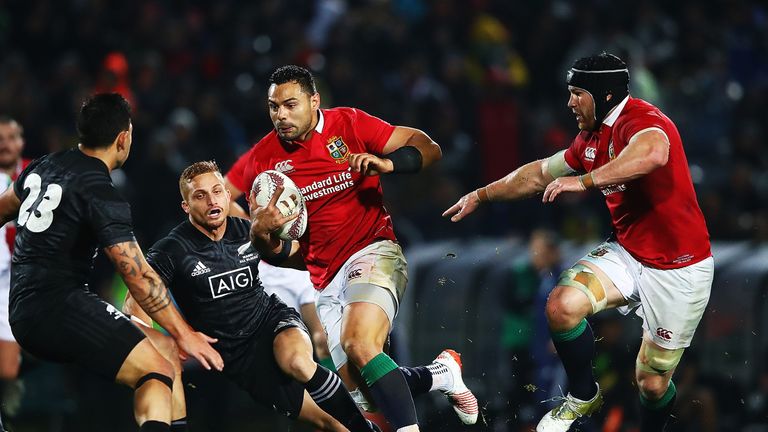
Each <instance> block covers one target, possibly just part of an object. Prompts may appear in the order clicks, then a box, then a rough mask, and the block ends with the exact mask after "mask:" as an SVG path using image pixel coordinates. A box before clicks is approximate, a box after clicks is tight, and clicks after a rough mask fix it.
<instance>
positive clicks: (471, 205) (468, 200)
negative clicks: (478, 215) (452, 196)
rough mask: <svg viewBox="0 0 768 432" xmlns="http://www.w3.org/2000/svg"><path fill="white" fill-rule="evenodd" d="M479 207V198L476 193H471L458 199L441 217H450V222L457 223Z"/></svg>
mask: <svg viewBox="0 0 768 432" xmlns="http://www.w3.org/2000/svg"><path fill="white" fill-rule="evenodd" d="M479 205H480V197H479V196H477V191H476V190H475V191H472V192H470V193H468V194H466V195H464V196H463V197H461V198H460V199H459V201H457V202H456V204H454V205H452V206H451V207H450V208H449V209H448V210H446V211H444V212H443V217H449V216H450V217H451V222H458V221H460V220H462V219H464V217H465V216H466V215H468V214H470V213H472V212H473V211H475V209H477V207H478V206H479Z"/></svg>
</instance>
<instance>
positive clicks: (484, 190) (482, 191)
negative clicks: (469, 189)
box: [475, 186, 491, 202]
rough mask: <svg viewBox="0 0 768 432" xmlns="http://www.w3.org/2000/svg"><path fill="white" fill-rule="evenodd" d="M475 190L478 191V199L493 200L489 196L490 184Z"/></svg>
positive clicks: (483, 200)
mask: <svg viewBox="0 0 768 432" xmlns="http://www.w3.org/2000/svg"><path fill="white" fill-rule="evenodd" d="M475 192H477V199H478V200H480V202H485V201H490V200H491V198H490V197H489V196H488V186H483V187H481V188H478V189H477V190H476V191H475Z"/></svg>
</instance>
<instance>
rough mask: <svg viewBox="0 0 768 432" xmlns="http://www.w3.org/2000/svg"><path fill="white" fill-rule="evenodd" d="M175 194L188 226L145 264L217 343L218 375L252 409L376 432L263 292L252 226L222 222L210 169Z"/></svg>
mask: <svg viewBox="0 0 768 432" xmlns="http://www.w3.org/2000/svg"><path fill="white" fill-rule="evenodd" d="M179 189H180V192H181V197H182V202H181V207H182V208H183V209H184V212H185V213H187V214H188V215H189V217H188V219H187V220H185V221H184V222H182V223H181V224H179V225H178V226H177V227H176V228H174V229H173V230H172V231H171V232H170V233H169V234H168V235H167V236H166V237H165V238H163V239H161V240H160V241H158V242H157V243H155V244H154V245H153V246H152V247H151V248H150V249H149V251H148V253H147V261H148V262H149V264H150V265H151V266H152V267H154V268H155V270H157V273H158V274H159V275H160V277H161V278H162V279H163V281H164V282H165V283H166V285H167V286H168V287H169V289H170V290H171V293H172V294H173V297H174V299H175V300H176V303H177V304H178V306H179V308H180V309H181V311H182V312H183V313H184V316H185V317H186V319H187V320H189V322H190V323H191V324H192V325H193V326H194V327H195V328H196V329H198V330H200V331H202V332H204V333H206V334H210V335H211V336H214V337H216V338H217V339H218V343H217V344H216V348H217V349H218V350H219V352H220V353H221V355H222V357H223V358H224V361H225V362H226V363H227V368H226V369H225V370H224V373H225V374H226V375H227V376H228V377H229V378H230V379H231V380H232V381H234V382H235V383H236V384H238V385H239V386H240V387H241V388H243V389H244V390H246V391H247V392H248V393H249V394H250V395H251V396H252V397H253V399H255V400H256V401H257V402H259V403H262V404H264V405H266V406H268V407H270V406H271V407H273V409H274V410H275V411H277V412H279V413H281V414H284V415H287V416H289V417H291V418H298V419H301V420H303V421H306V422H309V423H311V424H313V425H314V426H316V427H318V428H320V429H322V430H327V431H346V430H347V428H348V429H349V430H351V431H352V432H358V431H372V430H373V431H376V430H378V428H377V427H376V426H374V425H372V424H371V423H369V422H368V421H367V420H366V419H365V418H364V417H363V415H362V413H361V412H360V410H359V408H358V407H357V405H356V404H355V403H354V401H353V400H352V397H351V396H350V394H349V393H348V392H347V389H346V388H345V387H344V385H343V384H342V382H341V379H339V377H338V376H336V375H335V374H334V373H332V372H330V371H329V370H328V369H326V368H325V367H323V366H321V365H318V364H316V363H315V362H314V360H313V359H312V343H311V342H310V339H309V334H308V332H307V329H306V327H305V326H304V323H303V322H302V321H301V317H300V315H299V314H298V312H296V310H294V309H293V308H290V307H288V306H286V305H285V304H284V303H283V302H282V301H280V299H279V298H278V297H277V296H275V295H272V296H269V295H268V294H266V293H265V292H264V288H263V287H262V285H261V282H260V280H259V278H258V264H259V260H260V257H259V255H258V254H257V253H256V251H255V250H254V249H253V246H252V245H251V242H250V240H249V231H250V227H251V223H250V221H248V220H247V219H241V218H238V217H232V216H229V208H230V194H229V191H228V190H227V189H226V188H225V186H224V178H223V177H222V175H221V172H220V171H219V169H218V167H217V166H216V163H215V162H197V163H195V164H192V165H190V166H189V167H187V168H186V169H185V170H184V172H183V173H182V174H181V178H180V179H179ZM278 196H279V194H275V198H274V199H275V200H276V199H277V197H278ZM282 265H285V263H282ZM295 265H296V266H297V267H301V266H303V262H301V261H298V262H297V263H295ZM127 305H128V308H125V307H124V309H123V310H124V311H125V312H126V313H129V314H131V315H135V316H137V317H138V318H140V319H142V320H146V319H147V317H146V316H145V315H144V314H142V313H141V311H139V310H135V308H134V307H132V303H131V301H130V299H129V301H128V302H127Z"/></svg>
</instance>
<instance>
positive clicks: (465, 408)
mask: <svg viewBox="0 0 768 432" xmlns="http://www.w3.org/2000/svg"><path fill="white" fill-rule="evenodd" d="M434 363H439V364H442V365H444V366H446V367H447V368H448V371H449V372H450V374H451V378H452V379H453V384H452V385H450V386H449V387H450V388H449V389H447V390H440V391H441V392H442V393H443V394H444V395H445V396H446V397H447V398H448V402H450V403H451V405H452V406H453V410H454V411H456V414H457V415H458V416H459V419H460V420H461V422H462V423H464V424H466V425H471V424H475V423H477V414H478V412H479V410H478V407H477V398H476V397H475V395H473V394H472V392H471V391H470V390H469V389H468V388H467V386H466V385H465V384H464V380H463V379H462V378H461V354H459V353H457V352H456V351H454V350H452V349H446V350H443V352H441V353H440V354H438V356H437V358H435V361H434Z"/></svg>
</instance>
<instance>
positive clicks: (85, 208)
mask: <svg viewBox="0 0 768 432" xmlns="http://www.w3.org/2000/svg"><path fill="white" fill-rule="evenodd" d="M77 130H78V134H79V138H80V144H79V145H78V148H74V149H70V150H65V151H61V152H58V153H53V154H50V155H48V156H44V157H42V158H40V159H38V160H36V161H34V162H33V163H31V164H30V165H29V166H28V167H27V168H26V169H25V170H24V171H23V172H22V173H21V175H20V176H19V178H18V180H17V181H16V183H15V184H14V187H13V188H11V189H9V190H8V191H6V192H5V193H3V194H2V196H0V223H6V222H8V221H10V220H11V219H13V218H16V217H17V216H18V220H17V224H16V225H17V227H18V231H17V235H16V244H15V250H14V253H13V261H12V263H13V264H12V268H11V281H12V282H11V294H10V322H11V329H12V331H13V334H14V336H15V337H16V339H17V341H18V342H19V344H20V345H21V346H22V347H23V348H24V349H25V350H27V351H29V352H30V353H32V354H33V355H35V356H37V357H40V358H42V359H45V360H50V361H56V362H65V363H69V362H71V363H76V364H78V365H80V366H83V367H85V368H87V369H89V370H92V371H93V372H95V373H97V374H99V375H102V376H104V377H106V378H108V379H112V380H116V381H117V382H119V383H122V384H125V385H128V386H130V387H132V388H134V389H135V395H134V414H135V417H136V421H137V423H138V424H139V425H140V427H141V430H142V431H168V430H171V429H170V423H171V421H172V420H173V418H172V391H171V388H172V386H173V377H174V372H173V368H172V366H171V364H170V362H169V361H168V360H166V359H165V358H164V357H163V356H162V355H161V354H160V353H159V352H158V349H157V348H155V346H154V345H153V343H152V341H151V340H150V339H148V338H147V337H146V336H145V333H144V332H142V331H140V330H138V329H137V326H134V325H133V324H132V323H131V322H130V321H129V320H128V319H127V318H126V317H125V316H124V315H123V314H122V313H121V312H120V311H118V310H116V309H115V308H114V307H113V306H112V305H110V304H108V303H106V302H104V301H103V300H101V299H100V298H99V297H98V296H97V295H96V294H94V293H92V292H90V291H89V288H88V284H87V281H88V274H89V272H90V268H91V266H92V263H93V257H94V256H95V252H97V251H98V248H99V247H100V248H102V249H103V251H104V253H106V255H107V256H108V257H109V258H110V259H111V260H112V262H113V263H114V265H115V267H116V268H117V270H118V271H119V272H120V274H121V275H122V277H123V279H124V280H125V283H126V285H127V286H128V289H129V290H130V292H131V293H132V295H133V298H134V299H136V301H137V303H138V305H139V306H140V307H141V308H142V309H144V310H145V311H146V312H147V313H148V314H149V315H150V316H151V317H152V319H154V320H156V321H157V322H159V323H160V324H161V325H162V326H163V327H164V328H165V329H167V330H168V332H169V333H170V334H171V336H173V338H174V339H175V340H176V342H177V343H178V346H179V347H180V348H181V350H183V351H184V353H186V354H188V355H192V356H193V357H195V358H196V359H197V360H199V361H200V363H201V364H202V365H203V366H204V367H206V368H208V369H210V367H211V366H213V367H215V368H216V369H219V370H221V369H222V368H223V361H222V359H221V356H219V354H218V353H217V352H216V351H215V350H214V349H213V348H212V347H211V346H210V343H212V342H215V339H213V338H210V337H208V336H206V335H205V334H203V333H198V332H195V331H193V330H192V328H191V327H190V326H189V324H187V322H186V321H185V320H184V319H183V318H182V316H181V314H179V311H178V310H177V309H176V307H175V306H174V305H173V303H172V302H171V297H170V295H169V293H168V290H167V289H166V287H165V285H164V284H163V281H162V279H161V278H160V277H159V276H158V275H157V273H156V272H155V271H154V270H153V269H152V268H151V267H150V266H149V265H148V264H147V262H146V261H145V259H144V255H143V253H142V251H141V248H140V247H139V245H138V244H137V243H136V240H135V238H134V235H133V228H132V226H131V215H130V206H129V205H128V203H127V202H125V201H124V200H123V199H122V198H121V197H120V195H119V193H118V192H117V190H116V189H115V187H114V186H113V185H112V182H111V179H110V176H109V175H110V172H111V171H112V170H113V169H115V168H119V167H120V166H122V165H123V163H124V162H125V161H126V159H127V158H128V154H129V152H130V149H131V137H132V125H131V115H130V107H129V105H128V102H127V101H126V100H125V99H124V98H123V97H122V96H120V95H118V94H116V93H105V94H98V95H95V96H93V97H91V98H89V99H88V100H86V101H85V103H84V104H83V106H82V108H81V109H80V112H79V114H78V117H77ZM105 429H106V428H105Z"/></svg>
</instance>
